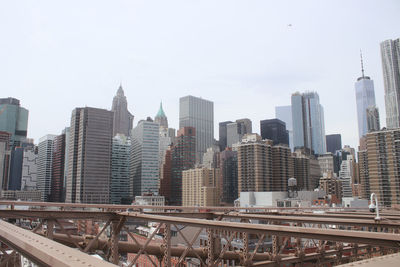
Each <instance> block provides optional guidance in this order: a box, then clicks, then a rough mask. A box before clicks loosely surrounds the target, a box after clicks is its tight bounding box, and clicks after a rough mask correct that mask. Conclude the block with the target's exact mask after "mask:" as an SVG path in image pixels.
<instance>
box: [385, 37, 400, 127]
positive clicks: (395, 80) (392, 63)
mask: <svg viewBox="0 0 400 267" xmlns="http://www.w3.org/2000/svg"><path fill="white" fill-rule="evenodd" d="M381 57H382V69H383V81H384V84H385V107H386V127H387V128H389V129H393V128H399V127H400V38H398V39H396V40H386V41H384V42H382V43H381Z"/></svg>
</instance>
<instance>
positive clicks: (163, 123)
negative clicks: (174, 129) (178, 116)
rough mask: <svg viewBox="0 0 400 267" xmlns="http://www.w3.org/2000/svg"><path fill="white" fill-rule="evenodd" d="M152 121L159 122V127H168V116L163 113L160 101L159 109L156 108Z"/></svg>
mask: <svg viewBox="0 0 400 267" xmlns="http://www.w3.org/2000/svg"><path fill="white" fill-rule="evenodd" d="M154 122H156V123H158V124H160V127H164V128H166V129H168V118H167V116H166V115H165V113H164V110H163V107H162V103H160V109H159V110H158V112H157V115H156V117H155V118H154Z"/></svg>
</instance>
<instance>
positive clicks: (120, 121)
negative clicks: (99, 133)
mask: <svg viewBox="0 0 400 267" xmlns="http://www.w3.org/2000/svg"><path fill="white" fill-rule="evenodd" d="M111 110H112V111H114V128H113V136H116V135H117V134H124V135H125V136H129V135H130V133H131V130H132V126H133V118H134V116H133V115H132V114H131V113H130V112H129V111H128V101H127V100H126V96H125V94H124V90H123V89H122V85H120V86H119V88H118V91H117V94H116V95H115V96H114V98H113V103H112V108H111Z"/></svg>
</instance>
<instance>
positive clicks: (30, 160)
mask: <svg viewBox="0 0 400 267" xmlns="http://www.w3.org/2000/svg"><path fill="white" fill-rule="evenodd" d="M37 163H38V149H37V147H36V146H34V147H32V148H29V149H25V151H24V159H23V161H22V178H21V190H22V191H33V190H36V189H37Z"/></svg>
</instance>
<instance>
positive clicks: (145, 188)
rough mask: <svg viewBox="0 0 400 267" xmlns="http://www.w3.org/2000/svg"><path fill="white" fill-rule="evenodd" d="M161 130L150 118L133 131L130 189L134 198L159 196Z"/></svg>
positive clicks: (140, 122) (141, 122)
mask: <svg viewBox="0 0 400 267" xmlns="http://www.w3.org/2000/svg"><path fill="white" fill-rule="evenodd" d="M159 128H160V125H159V124H158V123H156V122H153V121H152V120H151V119H150V118H148V119H147V120H142V121H139V123H138V125H137V126H136V127H135V128H133V130H132V139H131V143H132V144H131V159H130V160H131V164H130V166H131V167H130V177H131V179H130V183H131V184H130V188H132V190H133V191H132V192H133V196H141V195H142V194H143V193H156V194H158V178H159V162H158V155H159Z"/></svg>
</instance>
